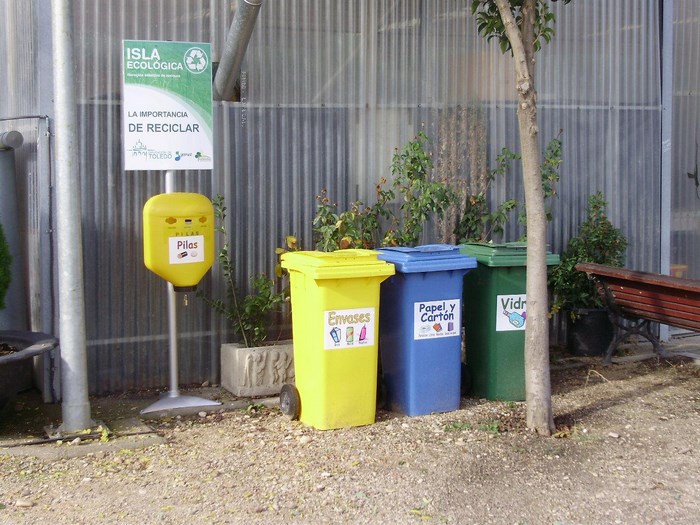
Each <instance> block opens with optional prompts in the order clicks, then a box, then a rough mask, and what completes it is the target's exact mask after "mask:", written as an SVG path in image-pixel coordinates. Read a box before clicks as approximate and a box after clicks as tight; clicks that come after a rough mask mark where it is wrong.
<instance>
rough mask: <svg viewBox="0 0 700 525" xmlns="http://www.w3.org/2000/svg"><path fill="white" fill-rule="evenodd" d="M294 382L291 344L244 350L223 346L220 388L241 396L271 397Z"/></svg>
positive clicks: (230, 344)
mask: <svg viewBox="0 0 700 525" xmlns="http://www.w3.org/2000/svg"><path fill="white" fill-rule="evenodd" d="M293 382H294V351H293V347H292V343H291V342H290V341H287V342H283V343H278V344H273V345H269V346H261V347H256V348H245V347H244V346H241V345H239V344H237V343H225V344H223V345H221V385H222V386H223V387H224V388H225V389H226V390H228V391H229V392H231V393H232V394H233V395H235V396H238V397H257V396H270V395H276V394H279V393H280V390H281V389H282V385H283V384H285V383H293Z"/></svg>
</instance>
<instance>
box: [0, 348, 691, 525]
mask: <svg viewBox="0 0 700 525" xmlns="http://www.w3.org/2000/svg"><path fill="white" fill-rule="evenodd" d="M552 384H553V389H554V410H555V416H556V423H557V428H558V432H557V434H556V435H555V436H554V437H551V438H543V437H538V436H536V435H533V434H532V433H530V432H528V431H527V430H525V428H524V411H525V407H524V404H523V403H515V402H498V401H486V400H480V399H469V398H465V399H463V401H462V407H461V409H460V410H458V411H455V412H450V413H446V414H435V415H430V416H422V417H404V416H401V415H399V414H394V413H391V412H385V411H380V412H379V413H378V415H377V422H376V424H374V425H370V426H366V427H358V428H349V429H343V430H336V431H317V430H314V429H312V428H308V427H306V426H304V425H303V424H301V423H299V422H293V421H290V420H289V419H287V418H286V417H285V416H283V415H282V414H281V412H280V411H279V409H278V408H276V407H275V406H274V403H268V404H269V405H270V406H269V407H266V406H264V405H263V404H261V403H259V402H255V403H253V404H246V406H245V408H240V409H237V410H224V411H218V410H217V411H215V412H213V413H209V414H204V413H202V414H194V415H191V416H180V417H167V418H163V419H157V420H148V421H146V423H147V424H148V425H149V426H150V429H152V431H153V432H155V433H150V434H143V435H141V434H139V435H131V436H127V435H124V434H127V433H129V432H126V431H124V432H123V434H122V435H117V436H116V437H113V438H111V439H110V440H109V441H108V442H106V443H102V444H100V443H99V442H98V441H97V440H95V441H94V442H91V440H87V439H86V440H80V443H78V442H77V441H74V442H73V443H72V444H71V443H70V442H63V443H51V444H43V445H33V446H30V447H9V448H0V523H3V524H11V525H14V524H34V523H51V524H64V523H65V524H83V523H85V524H87V523H90V524H94V523H107V524H117V523H118V524H150V523H173V524H180V523H182V524H184V523H187V524H190V523H419V522H427V523H459V524H477V523H480V524H491V523H497V524H500V523H503V524H574V523H581V524H584V523H585V524H597V523H600V524H610V523H625V524H627V523H629V524H638V523H688V524H691V523H693V524H695V523H698V522H699V521H700V480H699V479H698V478H699V476H700V446H699V443H700V438H699V436H700V367H699V366H698V364H697V360H693V359H691V358H688V357H674V358H671V359H658V358H652V359H646V360H643V361H628V362H623V363H619V364H614V365H613V366H611V367H607V368H606V367H603V366H602V365H601V362H600V359H597V358H578V359H565V360H562V361H559V362H558V363H557V364H556V367H555V368H554V369H553V372H552ZM206 394H207V395H209V396H212V395H213V396H214V397H216V396H221V397H222V400H223V401H226V399H224V398H225V396H226V394H225V393H224V392H223V391H222V390H220V389H216V388H210V389H206ZM153 395H154V393H153V392H150V393H142V394H140V395H136V394H134V395H129V396H116V397H113V398H101V399H95V400H93V405H92V406H93V416H94V417H96V418H101V419H104V420H105V421H106V422H108V424H109V425H110V428H111V426H112V424H118V423H119V422H120V421H122V422H124V421H133V420H134V418H135V417H136V416H138V410H139V408H140V407H143V406H145V405H147V404H149V403H150V402H152V401H153V397H152V396H153ZM23 396H24V394H23V395H22V396H20V399H18V403H17V409H16V411H15V412H14V413H13V414H9V415H5V416H3V418H4V427H0V446H2V445H3V444H4V445H5V446H7V445H8V444H13V443H16V442H17V441H18V440H26V439H28V438H29V435H30V434H31V433H32V432H35V431H36V432H38V430H36V428H37V426H41V424H42V423H44V424H45V423H46V422H47V421H48V420H50V419H51V418H52V417H53V418H56V414H55V413H54V414H50V413H48V412H47V410H46V407H41V406H37V405H36V404H35V403H33V402H32V400H31V398H23ZM57 408H58V410H59V414H60V407H53V410H56V409H57ZM229 408H230V407H229ZM58 420H59V421H60V417H59V418H58ZM53 421H56V419H53ZM117 434H119V433H117ZM132 434H133V432H132ZM147 438H148V439H151V441H141V442H139V441H138V440H139V439H143V440H145V439H147ZM153 439H156V440H155V441H153ZM91 443H92V444H91ZM130 446H136V447H137V448H129V447H130ZM85 447H93V448H85ZM19 448H22V450H24V452H23V453H22V454H19V455H14V454H16V453H17V450H18V449H19ZM27 450H29V452H27ZM37 456H39V457H37ZM71 456H76V457H71Z"/></svg>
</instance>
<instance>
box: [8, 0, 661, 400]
mask: <svg viewBox="0 0 700 525" xmlns="http://www.w3.org/2000/svg"><path fill="white" fill-rule="evenodd" d="M0 3H2V4H3V5H2V7H4V8H5V9H4V11H5V12H7V13H9V18H11V19H17V20H20V19H21V20H23V21H24V22H23V23H25V24H26V25H27V27H26V30H25V31H24V32H23V33H22V35H23V36H24V35H31V34H34V35H36V33H35V30H34V29H33V27H35V26H33V25H32V23H30V22H29V21H28V20H32V19H33V16H34V15H33V14H32V13H33V7H34V8H36V6H37V5H40V4H42V3H43V4H46V2H45V1H44V0H34V1H33V2H29V1H28V2H21V3H20V2H12V1H9V0H5V1H4V2H0ZM230 4H231V3H229V2H214V1H204V0H199V1H195V0H182V1H178V2H171V1H165V0H161V1H145V0H140V1H136V0H132V1H127V0H120V1H118V0H115V1H111V2H93V1H92V0H81V1H76V2H75V7H74V9H75V29H76V60H77V62H78V64H77V65H78V71H77V75H76V79H77V82H78V97H79V104H80V108H79V111H80V113H79V118H80V134H81V135H80V136H81V143H82V147H81V151H80V152H78V154H79V155H80V158H81V165H82V188H81V190H82V195H83V213H84V224H83V231H84V235H85V239H84V242H85V273H86V275H85V278H86V303H87V312H88V313H87V315H88V319H87V331H88V338H89V342H88V344H89V348H88V354H89V371H90V390H91V392H93V393H106V392H110V391H119V390H124V389H128V388H141V387H150V386H158V385H165V384H167V308H166V295H165V285H164V284H163V283H162V282H161V281H160V280H159V279H158V278H157V277H155V276H153V275H152V274H150V272H148V271H147V270H146V269H145V268H144V266H143V263H142V256H141V228H142V222H141V211H142V207H143V204H144V203H145V201H146V200H147V199H148V197H150V196H151V195H154V194H156V193H159V192H162V191H163V190H164V181H163V175H162V174H160V173H156V172H126V173H125V172H124V171H122V168H121V143H120V107H119V104H120V97H121V94H120V91H121V85H120V82H121V80H120V71H121V69H120V67H121V66H120V48H121V47H120V46H121V41H122V39H126V38H128V39H154V40H159V39H163V40H166V39H173V40H189V41H211V42H212V44H213V53H214V59H215V60H217V59H218V53H219V50H220V49H221V46H222V44H223V42H224V39H225V35H226V31H227V28H228V25H229V23H230V21H231V19H232V15H233V11H232V8H231V7H230ZM469 4H470V2H466V1H464V0H461V1H458V0H430V1H428V0H381V1H374V0H344V1H342V2H338V1H336V0H285V1H282V0H267V1H266V2H265V3H264V4H263V7H262V10H261V11H260V15H259V18H258V22H257V25H256V28H255V31H254V33H253V37H252V40H251V43H250V47H249V50H248V54H247V56H246V59H245V61H244V63H243V65H242V82H241V96H242V98H241V102H236V103H216V104H215V129H216V130H218V134H217V151H216V153H217V158H216V169H215V170H214V172H213V173H209V172H200V173H198V172H189V173H187V174H182V175H179V176H178V183H177V184H178V189H186V190H191V191H198V192H201V193H204V194H206V195H213V194H216V193H219V192H221V193H224V194H225V195H226V198H227V205H228V207H229V212H230V216H229V217H230V230H231V231H232V233H233V235H234V239H235V247H236V250H237V251H236V258H237V265H238V272H239V280H240V281H241V282H246V281H247V280H248V278H249V277H250V276H252V275H254V274H255V273H258V272H261V271H266V272H268V273H272V271H273V269H274V265H275V262H276V260H275V254H274V248H275V247H277V246H280V245H281V244H282V242H283V239H284V236H285V235H286V234H287V233H295V234H297V235H298V236H299V237H300V238H301V240H302V242H303V244H304V246H305V247H307V248H308V247H311V246H312V239H311V219H312V217H313V215H314V211H315V199H314V197H315V195H316V194H318V193H319V192H320V191H321V189H323V188H327V189H328V191H329V193H330V195H331V196H332V198H333V199H334V200H336V201H338V202H339V203H340V205H341V206H345V205H347V203H348V202H350V201H354V200H356V199H362V200H364V201H371V200H372V199H373V192H374V186H375V184H376V182H377V181H378V179H379V178H380V177H381V176H388V175H389V174H390V170H389V167H390V163H391V156H392V153H393V151H394V148H395V147H399V146H401V145H402V144H403V143H404V142H405V141H407V140H408V139H410V138H412V137H413V136H414V135H415V133H416V132H417V131H418V130H419V129H421V127H422V126H423V127H424V129H425V130H426V131H427V133H428V134H429V135H430V136H431V137H432V138H433V140H434V143H435V159H436V162H437V164H438V170H439V171H440V173H441V175H445V176H451V177H459V178H464V177H467V176H468V174H469V173H471V172H472V171H473V172H478V171H480V170H481V171H483V169H484V162H486V163H487V164H489V165H490V164H491V163H492V159H493V158H494V156H495V154H496V152H498V151H500V149H501V148H502V147H503V146H508V147H509V148H511V149H513V150H517V149H518V138H517V131H516V130H517V126H516V116H515V106H514V96H513V80H512V78H513V74H512V65H511V63H510V59H509V57H507V56H506V57H504V56H502V55H501V53H500V52H499V51H498V49H497V48H496V46H494V45H489V44H486V43H485V42H484V41H483V39H481V38H480V37H479V36H478V35H477V34H476V32H475V27H474V22H473V19H472V17H471V14H470V12H469ZM555 12H556V13H557V16H558V22H557V36H556V38H555V39H554V41H553V42H552V44H550V45H549V46H547V47H545V48H544V50H543V52H542V53H541V54H540V55H539V56H538V72H539V78H540V79H541V80H540V81H539V86H538V88H539V101H540V108H541V113H540V116H541V136H542V140H543V143H546V142H547V141H548V140H549V139H551V138H553V137H554V136H557V135H558V134H559V132H560V130H562V131H563V133H562V139H563V141H564V164H563V167H562V173H561V177H562V179H561V183H560V186H559V198H558V199H557V200H556V201H555V202H554V203H553V212H554V221H553V223H552V226H551V229H550V241H551V245H552V249H553V250H554V251H561V250H562V249H563V247H564V246H565V243H566V241H567V240H568V238H569V237H570V236H571V235H572V234H573V233H574V232H575V231H576V228H577V226H578V224H579V223H580V222H581V221H582V219H583V213H584V212H583V208H584V206H585V201H586V197H587V195H589V194H591V193H593V192H595V191H597V190H599V189H600V190H603V191H604V192H605V195H606V197H607V198H608V200H609V202H610V210H609V211H610V216H611V217H612V219H613V220H614V221H615V222H616V224H618V225H619V226H620V227H622V229H623V231H624V232H625V233H626V234H627V235H628V237H629V239H630V250H629V257H628V263H629V265H630V266H633V267H636V268H642V269H649V270H654V269H658V266H659V254H658V249H659V215H660V210H659V201H660V198H659V195H660V191H659V190H660V188H659V186H660V176H659V171H660V148H659V145H658V144H659V136H660V89H659V74H658V71H659V35H658V27H659V13H658V6H657V2H656V1H654V0H643V1H642V0H617V1H615V2H607V1H603V0H590V1H588V2H574V3H572V4H570V5H568V6H566V7H562V6H559V5H556V7H555ZM6 24H9V22H6ZM14 38H15V39H16V42H19V41H24V40H26V38H20V35H19V34H17V35H15V37H14ZM33 43H36V36H35V38H34V39H33ZM19 47H20V46H17V45H16V43H15V41H13V40H8V39H6V40H5V43H4V44H2V43H0V60H4V58H3V57H6V56H8V50H10V51H14V50H15V48H18V50H19ZM29 47H32V46H31V45H30V46H29ZM42 51H43V52H46V50H39V55H40V56H41V52H42ZM36 53H37V50H36V49H33V50H32V51H31V52H29V56H36V55H35V54H36ZM9 54H12V53H9ZM33 54H34V55H33ZM35 69H36V68H35ZM30 77H31V75H30ZM0 82H3V81H2V80H0ZM6 82H7V81H6ZM27 82H29V84H31V83H32V82H33V79H32V78H29V79H28V80H27ZM5 85H7V87H8V89H15V90H17V89H18V87H19V85H20V84H19V83H18V81H9V83H6V84H0V86H2V87H5ZM29 93H31V90H30V91H29ZM21 107H22V106H21V105H18V104H17V102H16V101H14V102H11V103H8V101H7V100H0V116H5V115H16V114H17V112H18V111H19V109H18V108H21ZM0 125H4V123H0ZM469 148H472V151H476V150H479V149H481V150H483V152H484V155H485V156H484V155H481V157H480V159H481V160H480V161H479V162H477V161H474V160H473V158H472V159H467V156H468V155H467V150H468V149H469ZM23 154H24V155H26V156H27V158H28V159H29V160H27V165H29V164H31V163H32V162H34V161H33V160H32V159H31V155H32V153H31V152H29V150H26V152H25V153H23ZM506 197H515V198H518V199H520V200H521V201H522V200H523V192H522V185H521V182H520V173H519V170H518V169H515V170H513V172H512V173H510V174H509V175H508V176H507V178H506V179H504V180H503V181H500V182H499V183H498V184H496V186H495V187H494V189H493V200H494V202H499V201H501V200H503V199H504V198H506ZM28 200H29V201H31V199H28ZM47 205H48V203H47V202H39V203H36V206H38V208H39V209H42V210H46V206H47ZM514 222H515V221H514ZM521 233H522V232H521V231H520V229H519V227H517V226H512V227H509V229H508V230H507V232H506V240H513V239H516V238H518V237H519V236H520V235H521ZM426 240H430V237H429V236H426ZM202 287H203V289H204V290H206V291H208V292H211V291H212V290H216V292H215V293H221V290H219V279H218V277H217V273H216V272H214V273H213V275H212V276H209V277H207V278H206V279H205V281H204V283H203V286H202ZM189 299H190V300H189V306H188V307H187V308H184V309H182V311H181V320H180V327H181V331H182V334H183V339H182V342H181V345H180V346H181V352H182V355H181V380H182V382H183V383H189V382H199V381H204V380H206V379H212V380H216V378H217V376H218V345H219V343H220V342H221V340H222V338H225V337H226V336H225V335H222V328H223V324H222V322H221V320H220V319H218V318H216V317H213V316H212V315H211V312H210V311H209V310H208V309H207V308H205V307H203V305H202V304H201V302H200V301H199V300H198V299H196V298H194V297H190V298H189Z"/></svg>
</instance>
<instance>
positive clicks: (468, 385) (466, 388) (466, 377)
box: [461, 363, 472, 397]
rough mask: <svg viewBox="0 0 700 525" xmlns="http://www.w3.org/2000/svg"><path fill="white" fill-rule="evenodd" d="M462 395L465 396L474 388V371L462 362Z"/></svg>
mask: <svg viewBox="0 0 700 525" xmlns="http://www.w3.org/2000/svg"><path fill="white" fill-rule="evenodd" d="M461 386H462V397H465V396H466V395H467V394H469V392H471V390H472V371H471V370H470V368H469V366H467V365H465V364H464V363H462V381H461Z"/></svg>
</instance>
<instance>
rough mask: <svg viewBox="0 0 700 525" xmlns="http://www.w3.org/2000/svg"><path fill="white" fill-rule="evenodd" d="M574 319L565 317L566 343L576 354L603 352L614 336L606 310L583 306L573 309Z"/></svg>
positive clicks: (597, 354) (599, 353)
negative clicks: (582, 307)
mask: <svg viewBox="0 0 700 525" xmlns="http://www.w3.org/2000/svg"><path fill="white" fill-rule="evenodd" d="M575 314H576V316H577V317H576V320H575V321H574V320H572V319H571V317H570V316H569V317H568V318H567V330H566V345H567V347H568V348H569V351H570V352H572V353H573V354H574V355H578V356H600V355H603V354H604V353H605V350H606V349H607V348H608V345H609V344H610V343H611V342H612V340H613V337H614V336H615V327H614V326H613V324H612V322H611V321H610V318H609V317H608V311H607V310H605V309H601V308H585V309H578V310H576V311H575Z"/></svg>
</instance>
